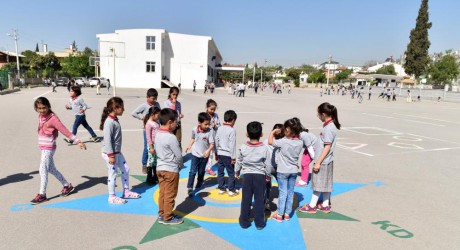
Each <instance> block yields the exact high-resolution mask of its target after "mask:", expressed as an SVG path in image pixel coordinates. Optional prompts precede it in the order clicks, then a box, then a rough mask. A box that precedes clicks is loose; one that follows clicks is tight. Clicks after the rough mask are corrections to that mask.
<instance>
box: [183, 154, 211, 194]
mask: <svg viewBox="0 0 460 250" xmlns="http://www.w3.org/2000/svg"><path fill="white" fill-rule="evenodd" d="M208 159H209V158H199V157H196V156H194V155H192V164H191V166H190V172H189V173H188V182H187V188H193V183H194V182H195V176H196V173H198V179H197V182H196V188H201V186H202V185H203V181H204V173H205V170H206V163H207V162H208Z"/></svg>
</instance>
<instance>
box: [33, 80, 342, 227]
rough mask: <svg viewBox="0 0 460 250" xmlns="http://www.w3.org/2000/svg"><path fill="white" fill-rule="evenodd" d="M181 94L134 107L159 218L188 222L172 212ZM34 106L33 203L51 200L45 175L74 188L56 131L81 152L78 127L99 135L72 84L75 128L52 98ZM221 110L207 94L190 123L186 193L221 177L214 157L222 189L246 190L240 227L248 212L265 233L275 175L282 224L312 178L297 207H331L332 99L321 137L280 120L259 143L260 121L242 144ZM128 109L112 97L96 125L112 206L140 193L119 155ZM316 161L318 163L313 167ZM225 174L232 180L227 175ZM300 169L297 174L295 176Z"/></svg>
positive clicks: (150, 96)
mask: <svg viewBox="0 0 460 250" xmlns="http://www.w3.org/2000/svg"><path fill="white" fill-rule="evenodd" d="M178 96H179V88H177V87H172V88H170V91H169V95H168V99H167V100H166V101H165V102H164V105H163V107H164V108H163V109H161V107H160V104H159V103H158V102H157V98H158V92H157V91H156V90H155V89H153V88H151V89H149V90H148V91H147V96H146V102H145V103H142V104H141V105H139V107H137V108H136V109H135V110H134V111H133V112H132V116H133V117H134V118H136V119H139V120H141V121H142V127H143V128H144V130H143V131H144V132H143V142H144V146H143V150H142V157H141V159H142V160H141V163H142V170H143V172H144V173H145V174H147V178H146V182H147V183H148V184H151V185H155V184H158V185H159V200H158V205H159V210H158V219H157V220H158V222H159V223H161V224H165V225H175V224H180V223H182V222H183V220H182V219H181V218H180V217H178V216H176V215H174V214H173V210H174V206H175V199H176V196H177V193H178V186H179V172H180V170H181V169H182V168H183V157H182V147H181V140H182V126H181V119H182V118H184V115H183V114H182V107H181V103H180V102H179V101H178V100H177V99H178ZM34 108H35V110H36V111H37V112H38V113H39V117H38V119H39V125H38V139H39V140H38V141H39V148H40V149H41V152H42V156H41V162H40V171H39V172H40V176H41V184H40V192H39V193H38V194H37V196H36V197H35V198H34V199H33V200H32V203H34V204H38V203H41V202H44V201H46V200H47V198H46V187H47V182H48V173H51V174H52V175H54V176H55V177H56V178H57V179H58V180H59V181H60V182H61V184H62V185H63V189H62V191H61V194H62V196H67V195H69V194H70V193H71V192H72V191H74V187H73V186H72V184H71V183H69V182H68V181H67V180H66V179H65V178H64V177H63V175H62V174H61V173H60V172H59V171H58V170H57V169H56V167H55V165H54V161H53V156H54V154H55V151H56V139H57V137H58V131H59V132H61V133H62V134H64V135H65V136H66V138H65V140H66V141H67V142H68V143H78V144H79V146H80V148H81V149H86V146H85V144H84V143H83V142H82V141H81V140H80V139H78V138H77V137H76V136H75V135H76V133H77V129H78V127H79V126H80V125H83V126H84V127H85V128H86V129H87V130H88V132H89V133H90V135H91V138H90V140H92V141H94V142H99V141H100V139H101V138H99V137H98V136H97V135H96V134H95V133H94V131H93V130H92V128H91V127H90V126H89V124H88V122H87V121H86V116H85V111H86V109H87V106H86V104H85V102H84V100H83V99H82V98H81V90H80V88H79V87H77V86H72V87H71V90H70V100H69V104H68V105H67V106H66V108H68V109H71V110H73V111H74V113H75V122H74V125H73V131H72V132H70V131H69V130H67V129H66V127H65V126H64V125H63V124H62V123H61V122H60V120H59V118H58V117H57V116H56V114H55V113H54V112H53V111H52V110H51V104H50V102H49V100H48V99H47V98H45V97H39V98H37V99H36V100H35V103H34ZM216 109H217V102H216V101H214V100H212V99H209V100H208V101H207V103H206V109H205V110H204V112H199V113H198V115H197V125H196V126H195V127H193V128H192V137H191V139H190V141H189V143H188V145H187V147H186V148H185V153H187V152H189V151H190V152H191V166H190V170H189V178H188V182H187V194H188V196H190V197H193V196H194V195H195V194H196V192H198V191H199V190H201V189H202V188H203V185H204V182H205V179H204V177H205V173H208V174H209V175H211V176H215V175H216V173H215V172H214V171H213V170H212V168H211V167H212V166H213V161H212V160H213V158H215V159H216V160H217V185H218V186H217V188H218V193H219V194H220V195H225V194H226V195H228V196H236V195H239V193H240V192H241V193H242V199H241V211H240V217H239V224H240V226H241V227H242V228H248V227H250V226H251V220H250V214H251V210H252V211H253V216H254V223H255V226H256V228H257V229H259V230H260V229H263V228H264V227H265V225H266V221H265V209H270V193H271V190H272V178H275V179H276V182H277V183H278V190H279V195H278V204H277V211H276V212H274V213H273V214H272V215H271V217H270V218H271V219H272V220H274V221H277V222H282V221H283V220H284V221H289V220H290V218H291V217H292V215H293V211H292V209H293V202H294V187H295V186H307V185H308V183H309V182H310V183H311V188H312V190H313V196H312V199H311V201H310V202H309V203H306V204H305V205H303V206H301V207H300V208H299V209H298V210H299V211H300V212H306V213H316V212H317V211H318V210H319V211H322V212H324V213H329V212H330V211H331V204H330V194H331V192H332V188H333V168H334V164H333V163H334V150H335V145H336V141H337V130H339V129H340V123H339V120H338V114H337V113H338V112H337V108H336V107H335V106H333V105H331V104H329V103H323V104H321V105H319V106H318V108H317V116H318V118H319V119H320V120H321V121H322V122H323V128H322V130H321V133H320V135H319V137H316V136H315V135H313V134H312V133H311V132H309V130H308V129H306V128H305V127H304V126H303V125H302V123H301V121H300V120H299V119H298V118H296V117H294V118H291V119H288V120H286V121H285V122H284V123H283V124H281V123H277V124H275V126H274V127H273V130H272V131H271V132H270V134H269V136H268V139H266V140H265V141H263V142H262V141H261V138H262V137H263V133H262V131H263V128H262V124H261V123H260V122H257V121H254V122H250V123H248V124H247V126H246V136H247V138H248V141H247V142H246V143H244V144H242V145H241V146H240V147H239V148H238V149H237V145H236V129H235V128H234V125H235V123H236V120H237V113H236V112H235V111H233V110H227V111H226V112H225V113H224V116H223V118H224V119H223V121H224V122H223V123H222V124H221V123H220V120H219V116H218V115H217V113H216ZM123 113H124V103H123V100H122V99H121V98H119V97H112V98H110V99H109V100H108V101H107V104H106V106H105V107H104V109H103V112H102V115H101V123H100V126H99V128H100V130H101V131H102V132H103V140H102V151H101V156H102V159H103V160H104V161H105V162H106V164H107V170H108V180H107V185H108V194H109V196H108V202H109V203H111V204H124V203H126V202H127V199H138V198H140V197H141V196H140V194H138V193H136V192H134V191H132V190H131V189H130V185H129V171H130V168H129V166H128V164H127V163H126V160H125V157H124V156H123V153H122V129H121V125H120V122H119V118H118V117H119V116H121V115H123ZM299 158H300V159H299ZM299 162H300V166H299ZM312 162H313V168H312V172H310V167H309V166H310V164H311V163H312ZM225 172H226V173H227V176H228V178H224V177H225ZM299 172H300V179H299V180H297V176H298V173H299ZM117 173H120V174H121V182H122V195H121V197H119V196H117V195H116V193H115V186H116V178H117ZM310 173H311V177H310ZM195 177H196V178H197V180H196V184H195ZM240 179H241V184H242V188H241V191H240V190H239V189H238V188H237V186H236V180H240ZM296 180H297V181H296ZM320 197H322V198H321V202H319V200H320Z"/></svg>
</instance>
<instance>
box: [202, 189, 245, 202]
mask: <svg viewBox="0 0 460 250" xmlns="http://www.w3.org/2000/svg"><path fill="white" fill-rule="evenodd" d="M208 197H209V198H211V199H214V200H218V201H237V200H241V193H238V194H237V195H235V196H229V195H228V193H224V194H219V189H213V190H211V191H210V192H209V196H208Z"/></svg>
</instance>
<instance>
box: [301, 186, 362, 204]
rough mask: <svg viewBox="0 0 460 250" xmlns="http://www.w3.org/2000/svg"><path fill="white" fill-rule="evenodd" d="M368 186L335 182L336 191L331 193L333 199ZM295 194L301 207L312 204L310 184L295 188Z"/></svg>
mask: <svg viewBox="0 0 460 250" xmlns="http://www.w3.org/2000/svg"><path fill="white" fill-rule="evenodd" d="M364 186H367V184H359V183H343V182H334V191H333V192H332V193H331V197H334V196H337V195H341V194H343V193H346V192H350V191H353V190H355V189H358V188H361V187H364ZM294 192H295V193H296V195H297V199H298V201H299V204H300V205H303V204H305V203H306V202H310V200H311V196H312V194H313V191H312V190H311V188H310V184H309V185H308V186H307V187H295V188H294Z"/></svg>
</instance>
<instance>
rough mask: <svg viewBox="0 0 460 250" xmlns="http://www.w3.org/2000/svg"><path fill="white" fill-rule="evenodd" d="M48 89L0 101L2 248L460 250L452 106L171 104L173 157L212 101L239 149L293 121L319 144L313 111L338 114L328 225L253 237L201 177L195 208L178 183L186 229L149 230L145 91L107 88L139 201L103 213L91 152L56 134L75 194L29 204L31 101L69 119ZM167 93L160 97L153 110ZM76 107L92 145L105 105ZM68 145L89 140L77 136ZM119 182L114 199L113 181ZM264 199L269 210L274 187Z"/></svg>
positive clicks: (99, 170) (314, 99)
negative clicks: (175, 121)
mask: <svg viewBox="0 0 460 250" xmlns="http://www.w3.org/2000/svg"><path fill="white" fill-rule="evenodd" d="M57 90H58V93H51V88H45V87H40V88H34V89H30V90H22V91H20V92H16V93H12V94H8V95H4V96H0V114H1V122H0V141H1V143H0V155H1V157H0V171H1V175H0V197H1V206H0V211H1V212H0V221H1V225H2V226H1V227H0V235H1V243H0V248H1V249H61V248H68V249H114V248H117V247H119V248H118V249H152V248H159V249H164V248H168V249H210V248H220V249H237V248H244V249H260V248H265V249H267V246H268V248H278V246H279V245H282V246H284V247H285V248H290V249H304V248H309V249H388V248H390V249H458V248H459V247H460V237H458V235H460V215H459V212H460V210H459V206H460V199H459V198H458V194H457V193H456V192H457V191H458V190H459V187H460V172H459V168H460V164H459V163H458V162H459V160H460V156H459V153H460V133H459V132H458V128H459V125H460V116H459V115H460V106H459V104H455V103H444V102H440V103H437V102H433V101H425V100H423V101H422V102H413V103H406V102H405V100H404V99H401V98H399V99H398V100H397V101H396V102H387V101H386V100H382V99H377V95H376V94H374V96H373V97H372V100H371V101H368V100H367V98H365V100H364V101H363V103H361V104H360V103H358V101H357V99H351V98H350V95H346V96H337V95H331V96H327V95H325V96H323V97H320V96H319V91H318V90H300V89H293V90H292V93H291V94H287V93H283V94H278V95H277V94H273V93H271V91H265V92H264V93H262V94H259V95H256V94H254V93H253V92H252V91H251V90H248V91H247V93H246V97H245V98H236V97H234V96H233V95H228V94H227V92H226V91H225V90H223V89H218V90H217V91H216V93H215V94H213V95H211V94H207V95H204V94H203V93H202V90H198V91H197V93H193V92H192V91H191V90H184V91H183V92H182V93H181V95H180V96H179V101H181V103H182V107H183V112H184V115H185V117H184V119H183V120H182V122H183V123H182V124H183V142H182V145H183V148H185V147H186V145H187V143H188V140H189V139H190V135H191V129H192V127H193V126H196V123H197V122H196V119H197V118H196V116H197V113H198V112H201V111H204V108H205V102H206V100H207V99H208V98H213V99H214V100H216V101H217V103H218V110H217V112H218V114H219V115H220V116H221V121H222V120H223V113H224V112H225V111H226V110H228V109H233V110H235V111H236V113H237V114H238V119H237V122H236V125H235V128H236V130H237V144H238V145H240V144H242V143H244V142H245V141H246V137H245V134H246V131H245V128H246V124H247V123H248V122H250V121H254V120H256V121H260V122H262V123H263V124H264V137H263V139H265V138H266V137H267V136H268V134H269V132H270V130H271V128H272V126H273V125H274V124H275V123H280V122H281V123H282V122H284V121H285V120H286V119H288V118H292V117H298V118H300V120H301V121H302V123H303V125H304V126H305V127H307V128H309V129H310V131H311V132H313V133H314V134H316V135H318V134H319V131H320V129H321V125H322V123H321V121H319V120H318V118H317V117H316V108H317V106H318V105H319V104H321V103H322V102H326V101H327V102H330V103H332V104H334V105H335V106H336V107H337V109H338V114H339V120H340V123H341V124H342V126H343V128H342V129H341V130H340V131H339V133H338V145H337V148H336V151H335V163H334V166H335V170H334V182H335V183H336V184H335V186H334V189H335V191H334V193H335V195H334V196H333V197H332V203H333V207H332V209H333V211H334V212H335V213H331V214H332V216H330V215H331V214H329V215H324V214H321V212H318V214H317V215H314V216H310V217H308V216H304V215H305V214H300V215H298V214H296V215H294V218H292V219H291V221H283V223H276V222H273V221H272V220H268V221H267V227H266V228H265V229H264V230H261V231H257V230H255V228H254V226H252V227H251V228H250V229H248V230H243V229H240V228H239V226H238V224H237V223H235V221H237V219H238V216H239V199H240V196H239V197H236V198H228V197H226V195H224V196H218V195H215V180H214V179H213V178H208V180H207V186H206V187H205V189H203V190H201V191H199V192H197V194H196V196H195V198H194V199H188V198H186V188H185V180H186V178H187V176H188V168H187V167H186V168H185V169H184V170H183V171H182V172H181V180H182V181H181V183H180V185H179V195H178V197H177V199H176V209H177V210H178V211H179V212H180V213H182V214H183V215H185V216H186V218H188V219H187V223H188V224H187V226H185V227H184V226H182V227H181V228H180V229H177V230H176V229H173V228H174V226H162V225H158V224H156V223H155V220H156V214H157V210H156V209H157V206H156V204H155V202H154V198H153V197H154V196H155V194H156V193H157V191H158V189H157V187H151V186H145V185H144V184H143V183H142V182H141V181H140V180H138V179H139V178H140V179H142V172H141V164H140V162H141V152H142V147H143V141H142V126H141V124H140V122H139V121H138V120H136V119H134V118H133V117H131V115H130V113H131V111H132V110H133V109H134V108H136V107H137V106H138V105H139V104H141V103H142V102H144V101H145V92H146V90H143V89H117V95H118V96H120V97H122V98H123V100H124V102H125V109H126V112H125V114H124V115H123V116H122V117H121V118H120V123H121V125H122V129H123V149H122V151H123V153H124V155H125V157H126V160H127V162H128V164H129V165H130V167H131V171H130V175H131V176H132V177H131V178H130V185H131V186H134V188H135V189H136V190H139V191H140V192H141V193H142V198H141V199H140V200H130V201H129V202H128V203H127V204H125V205H122V206H121V207H120V206H115V207H114V206H113V205H109V204H107V202H106V199H107V186H106V176H107V170H106V165H105V163H104V162H103V160H102V159H101V155H100V148H101V144H100V143H92V142H88V143H87V144H86V145H87V147H88V150H86V151H81V150H80V149H79V148H78V146H69V145H68V144H67V143H65V142H64V141H63V140H62V138H63V136H62V135H60V136H59V139H58V149H57V152H56V154H55V157H54V160H55V163H56V166H57V168H58V169H59V170H60V171H61V173H62V174H63V175H64V176H65V177H66V178H67V179H68V180H69V181H70V182H71V183H72V184H73V185H74V186H76V191H75V193H73V194H71V195H70V196H68V197H59V196H58V194H60V190H61V188H62V187H61V186H60V184H59V182H58V181H57V180H56V179H55V178H54V177H53V176H51V175H50V177H49V184H48V190H47V196H48V198H49V200H48V201H47V202H45V203H43V204H40V205H35V206H32V205H30V203H29V201H30V200H31V199H32V198H34V196H35V195H36V194H37V193H38V190H39V182H40V176H39V175H38V167H39V162H40V150H39V149H38V148H37V113H36V112H35V111H34V109H33V101H34V98H36V97H38V96H42V95H43V96H46V97H47V98H49V99H50V101H51V104H52V109H53V110H54V112H55V113H56V114H57V115H58V116H59V118H60V119H61V121H63V123H64V124H65V125H66V126H67V127H68V128H69V129H71V127H72V124H73V120H74V116H73V112H72V111H68V110H66V109H65V107H64V106H65V104H66V102H67V101H68V92H67V90H66V89H65V88H63V87H58V88H57ZM167 91H168V90H167V89H161V90H159V92H160V96H159V101H160V104H161V105H163V102H164V100H165V99H166V97H167ZM103 93H106V92H105V91H103ZM82 97H83V98H84V99H85V101H86V103H87V104H88V105H89V106H90V108H89V109H88V111H87V120H88V122H89V124H90V125H91V126H92V127H93V129H94V130H95V131H96V133H97V134H98V135H102V133H101V132H100V131H99V130H98V129H97V128H98V126H99V121H100V115H101V112H102V108H103V107H104V106H105V102H106V101H107V99H108V98H109V97H111V96H108V95H104V94H103V95H100V96H97V95H96V94H95V89H91V88H85V89H83V95H82ZM78 136H79V137H80V138H82V139H83V140H87V139H88V138H89V134H88V133H87V132H86V131H85V130H84V128H83V127H80V129H79V131H78ZM139 176H140V177H139ZM136 177H137V178H136ZM117 182H118V187H117V191H120V187H121V185H120V181H119V179H117ZM456 190H457V191H456ZM311 192H312V191H311V190H310V189H309V188H296V196H297V198H296V200H297V201H299V202H300V204H301V205H303V204H304V203H305V202H306V201H309V197H310V196H311ZM334 193H333V194H334ZM271 198H272V204H271V208H272V211H274V210H275V209H276V203H277V190H276V188H274V191H273V193H272V197H271ZM295 205H297V202H296V204H295ZM328 216H329V217H328ZM341 216H342V217H341ZM304 217H308V218H304ZM347 218H348V219H347ZM122 246H126V247H124V248H123V247H122ZM270 246H271V247H270Z"/></svg>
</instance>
